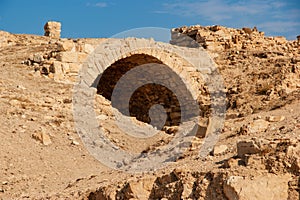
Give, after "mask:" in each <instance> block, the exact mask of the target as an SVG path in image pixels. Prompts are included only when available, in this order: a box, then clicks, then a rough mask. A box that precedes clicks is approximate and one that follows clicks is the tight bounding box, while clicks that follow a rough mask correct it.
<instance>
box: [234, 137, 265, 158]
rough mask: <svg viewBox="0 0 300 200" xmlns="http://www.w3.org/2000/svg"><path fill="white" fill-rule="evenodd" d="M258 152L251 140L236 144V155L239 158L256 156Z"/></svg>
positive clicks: (258, 149)
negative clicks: (249, 155)
mask: <svg viewBox="0 0 300 200" xmlns="http://www.w3.org/2000/svg"><path fill="white" fill-rule="evenodd" d="M259 152H260V148H259V147H258V146H257V144H255V142H254V141H253V140H249V141H248V140H245V141H239V142H238V143H237V154H238V156H239V157H240V158H242V157H244V156H245V154H256V153H259Z"/></svg>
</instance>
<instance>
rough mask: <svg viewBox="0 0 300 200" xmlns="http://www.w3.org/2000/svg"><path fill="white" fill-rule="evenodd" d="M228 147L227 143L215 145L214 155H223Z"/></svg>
mask: <svg viewBox="0 0 300 200" xmlns="http://www.w3.org/2000/svg"><path fill="white" fill-rule="evenodd" d="M227 149H228V147H227V145H220V146H215V147H214V150H213V155H214V156H217V155H221V154H224V153H225V152H226V151H227Z"/></svg>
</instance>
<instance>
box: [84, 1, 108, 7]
mask: <svg viewBox="0 0 300 200" xmlns="http://www.w3.org/2000/svg"><path fill="white" fill-rule="evenodd" d="M86 6H92V7H98V8H105V7H108V4H107V3H106V2H98V3H87V4H86Z"/></svg>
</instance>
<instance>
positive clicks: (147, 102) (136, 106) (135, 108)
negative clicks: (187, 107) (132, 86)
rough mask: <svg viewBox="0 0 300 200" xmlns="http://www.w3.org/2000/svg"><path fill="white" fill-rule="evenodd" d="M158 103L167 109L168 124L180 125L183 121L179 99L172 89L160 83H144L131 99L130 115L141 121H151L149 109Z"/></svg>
mask: <svg viewBox="0 0 300 200" xmlns="http://www.w3.org/2000/svg"><path fill="white" fill-rule="evenodd" d="M137 100H138V101H137ZM139 100H140V101H141V102H142V103H141V102H140V101H139ZM156 104H159V105H161V106H163V108H164V109H165V112H166V114H167V119H166V123H165V125H166V126H178V125H179V123H180V121H181V115H180V113H181V109H180V104H179V101H178V99H177V97H176V95H175V94H174V93H173V92H172V91H171V90H169V89H168V88H167V87H165V86H163V85H159V84H146V85H143V86H142V87H140V88H138V89H137V90H136V91H135V92H134V93H133V95H132V96H131V98H130V101H129V112H130V115H131V116H133V117H136V118H137V119H138V120H140V121H143V122H146V123H150V122H151V119H150V116H149V112H148V111H149V109H150V108H151V107H152V106H153V105H156ZM157 119H159V116H157ZM152 120H153V119H152Z"/></svg>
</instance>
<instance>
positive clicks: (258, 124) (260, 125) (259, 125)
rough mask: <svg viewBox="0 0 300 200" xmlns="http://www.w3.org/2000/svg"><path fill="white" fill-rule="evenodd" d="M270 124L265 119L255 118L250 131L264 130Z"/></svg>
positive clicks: (249, 126) (249, 128) (249, 127)
mask: <svg viewBox="0 0 300 200" xmlns="http://www.w3.org/2000/svg"><path fill="white" fill-rule="evenodd" d="M268 126H269V123H268V122H267V121H265V120H263V119H258V120H254V121H253V122H252V123H250V124H249V125H248V126H247V127H248V131H249V133H257V132H264V131H265V130H266V129H267V128H268Z"/></svg>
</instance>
